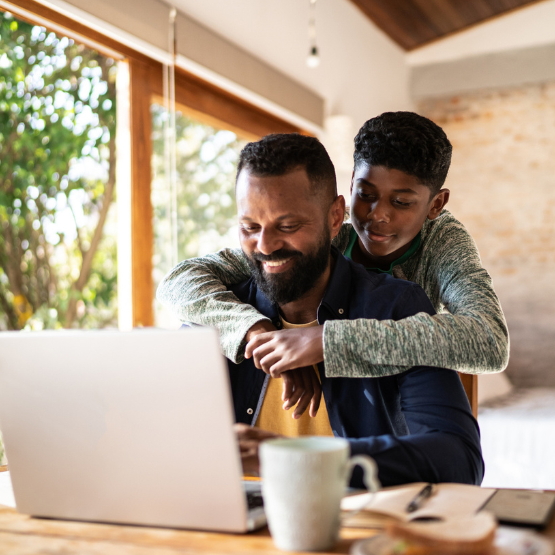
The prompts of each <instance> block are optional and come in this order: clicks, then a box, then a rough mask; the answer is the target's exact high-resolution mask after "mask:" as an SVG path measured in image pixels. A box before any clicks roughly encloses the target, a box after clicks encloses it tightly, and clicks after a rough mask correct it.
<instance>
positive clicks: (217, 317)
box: [157, 210, 509, 377]
mask: <svg viewBox="0 0 555 555" xmlns="http://www.w3.org/2000/svg"><path fill="white" fill-rule="evenodd" d="M351 229H352V227H351V224H350V223H348V222H346V223H345V224H343V227H342V229H341V232H340V233H339V235H338V236H337V237H336V238H335V240H334V244H335V245H336V246H337V247H338V248H339V249H340V250H341V252H345V249H346V248H347V245H348V243H349V234H350V231H351ZM393 275H394V276H395V277H398V278H401V279H406V280H410V281H413V282H415V283H418V284H419V285H420V286H421V287H422V288H423V289H424V291H426V293H427V295H428V297H429V298H430V300H431V301H432V304H433V305H434V307H435V309H436V311H437V312H438V314H437V315H435V316H429V315H428V314H424V313H421V314H417V315H415V316H411V317H410V318H406V319H405V320H399V321H393V320H383V321H378V320H333V321H328V322H326V323H325V325H324V363H325V369H326V376H329V377H340V376H345V377H367V376H375V377H379V376H386V375H391V374H397V373H399V372H403V371H405V370H407V369H408V368H411V367H413V366H438V367H442V368H451V369H453V370H458V371H459V372H465V373H472V374H480V373H485V372H499V371H501V370H503V369H504V368H505V367H506V365H507V362H508V357H509V334H508V330H507V324H506V322H505V318H504V316H503V311H502V310H501V306H500V304H499V300H498V298H497V295H496V294H495V292H494V290H493V286H492V282H491V278H490V276H489V274H488V273H487V272H486V270H485V269H484V268H483V267H482V264H481V262H480V256H479V254H478V250H477V248H476V245H475V243H474V241H473V239H472V237H471V236H470V235H469V233H468V232H467V231H466V229H465V228H464V226H463V225H462V224H461V223H460V222H459V221H457V220H456V219H455V218H454V217H453V216H452V215H451V214H450V213H449V212H448V211H447V210H443V211H442V213H441V214H440V215H439V216H438V217H437V218H436V219H435V220H426V222H425V223H424V226H423V227H422V231H421V240H420V244H419V246H418V248H417V249H416V251H415V252H414V254H413V255H412V256H410V257H409V258H408V259H406V260H404V261H402V262H401V263H400V264H398V265H397V266H394V268H393ZM249 277H250V269H249V267H248V265H247V262H246V260H245V256H244V254H243V253H242V251H241V250H239V249H224V250H222V251H220V252H218V253H216V254H212V255H208V256H205V257H202V258H195V259H191V260H184V261H183V262H181V263H180V264H178V265H177V266H176V267H175V268H174V269H173V270H172V271H171V272H170V273H169V274H168V275H167V276H166V277H165V278H164V280H163V281H162V283H161V284H160V286H159V287H158V292H157V297H158V299H159V300H160V301H161V302H162V303H163V304H164V305H166V306H168V307H169V308H170V309H171V310H172V311H173V312H174V313H175V314H176V315H177V317H178V318H179V319H180V320H182V321H184V322H189V323H195V324H202V325H206V326H214V327H216V328H217V329H218V330H219V332H220V336H221V345H222V349H223V352H224V354H225V356H226V357H228V358H229V359H231V360H232V361H234V362H236V363H238V362H240V361H241V360H243V353H244V347H245V335H246V333H247V331H248V330H249V329H250V327H251V326H253V325H254V324H255V323H256V322H258V321H260V320H266V318H265V317H264V316H262V315H261V314H260V313H258V312H257V311H256V310H255V309H254V308H252V307H251V306H250V305H245V304H241V303H240V302H239V301H238V300H237V298H236V297H235V296H234V295H233V294H232V293H231V292H229V291H227V289H226V285H233V284H236V283H239V282H241V281H244V280H246V279H248V278H249ZM347 285H348V284H345V286H347Z"/></svg>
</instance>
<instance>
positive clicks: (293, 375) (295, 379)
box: [245, 320, 324, 420]
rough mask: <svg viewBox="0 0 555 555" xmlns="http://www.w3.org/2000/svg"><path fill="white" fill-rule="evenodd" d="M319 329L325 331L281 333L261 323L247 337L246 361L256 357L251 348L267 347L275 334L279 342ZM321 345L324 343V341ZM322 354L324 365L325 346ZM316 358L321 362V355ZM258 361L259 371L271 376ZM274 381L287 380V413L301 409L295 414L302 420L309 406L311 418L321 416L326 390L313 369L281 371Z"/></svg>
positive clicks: (265, 323)
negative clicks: (286, 334) (289, 334)
mask: <svg viewBox="0 0 555 555" xmlns="http://www.w3.org/2000/svg"><path fill="white" fill-rule="evenodd" d="M318 328H320V329H321V330H322V331H323V327H322V326H318V327H317V328H306V330H282V331H278V330H277V329H276V328H275V326H274V325H273V324H272V323H271V322H268V321H266V320H265V321H262V322H257V323H256V324H255V325H254V326H252V327H251V328H250V329H249V331H248V333H247V335H246V339H247V341H248V344H247V348H246V349H245V357H246V358H250V357H251V356H252V349H250V350H249V346H251V347H252V346H253V345H258V344H259V343H260V345H266V343H268V342H269V340H270V339H272V338H273V337H274V336H273V335H272V334H274V333H275V334H278V339H279V338H280V336H279V334H283V333H288V332H289V331H292V332H294V333H295V332H297V331H309V330H312V329H318ZM315 335H321V334H315ZM261 336H264V339H262V337H261ZM305 340H306V337H305ZM320 342H322V339H321V337H320ZM278 344H279V343H278ZM313 347H314V345H313ZM321 350H322V355H321V358H320V359H319V360H318V361H317V362H320V361H321V360H323V359H324V355H323V344H322V346H321ZM315 358H317V355H316V356H315ZM254 361H255V365H256V367H257V368H259V369H261V370H264V372H266V373H267V374H268V373H269V371H268V370H266V369H265V368H263V367H262V366H260V364H257V362H256V357H255V359H254ZM272 377H281V378H283V395H282V397H281V398H282V401H283V408H284V410H289V409H290V408H291V407H293V406H295V405H297V406H296V407H295V410H294V411H293V414H292V417H293V418H294V419H295V420H296V419H298V418H300V417H301V415H302V414H303V413H304V412H305V411H306V409H307V408H308V407H309V406H310V410H309V414H310V416H311V417H315V416H316V414H317V413H318V409H319V408H320V402H321V399H322V387H321V385H320V381H319V380H318V377H317V376H316V374H315V372H314V370H313V369H312V368H311V367H304V368H300V367H299V366H293V367H292V368H291V369H286V370H281V371H280V372H279V373H277V374H276V375H275V376H274V375H272Z"/></svg>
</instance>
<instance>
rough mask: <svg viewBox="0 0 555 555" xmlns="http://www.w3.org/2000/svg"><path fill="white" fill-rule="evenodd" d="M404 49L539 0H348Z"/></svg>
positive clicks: (410, 48) (415, 46) (409, 48)
mask: <svg viewBox="0 0 555 555" xmlns="http://www.w3.org/2000/svg"><path fill="white" fill-rule="evenodd" d="M351 1H352V2H353V4H355V5H356V6H358V8H359V9H360V10H361V11H362V12H363V13H364V14H365V15H366V16H367V17H368V18H369V19H370V20H372V21H373V22H374V23H375V24H376V25H377V26H378V27H379V28H380V29H381V30H382V31H384V32H385V33H386V34H387V35H389V36H390V37H391V38H392V39H393V40H394V41H395V42H396V43H397V44H399V45H400V46H401V47H402V48H404V49H405V50H413V49H414V48H417V47H419V46H422V45H424V44H426V43H429V42H431V41H434V40H437V39H439V38H443V37H445V36H447V35H450V34H452V33H455V32H458V31H461V30H463V29H467V28H468V27H471V26H473V25H476V24H478V23H482V22H483V21H487V20H488V19H492V18H494V17H497V16H499V15H503V14H506V13H507V12H509V11H513V10H516V9H519V8H522V7H524V6H527V5H529V4H533V3H537V2H538V1H541V0H351Z"/></svg>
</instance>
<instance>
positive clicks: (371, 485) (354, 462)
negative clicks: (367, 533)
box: [341, 455, 382, 520]
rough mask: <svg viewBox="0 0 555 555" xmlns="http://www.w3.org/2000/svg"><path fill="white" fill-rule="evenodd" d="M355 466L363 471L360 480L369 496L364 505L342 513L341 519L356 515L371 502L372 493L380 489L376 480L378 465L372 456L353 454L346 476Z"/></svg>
mask: <svg viewBox="0 0 555 555" xmlns="http://www.w3.org/2000/svg"><path fill="white" fill-rule="evenodd" d="M355 466H360V467H361V468H362V471H363V478H362V481H363V482H364V485H365V486H366V489H367V490H368V492H369V493H370V498H369V499H368V501H367V502H366V503H364V505H362V506H361V507H359V508H358V509H351V510H350V511H346V514H344V515H343V517H342V519H341V520H343V519H346V518H350V517H352V516H355V515H357V514H358V513H360V511H362V510H363V509H365V508H366V507H368V505H370V503H372V501H373V499H374V494H375V493H376V492H377V491H378V490H380V489H381V487H382V485H381V484H380V481H379V480H378V465H377V464H376V461H374V459H373V458H371V457H368V456H367V455H355V456H354V457H351V458H350V459H349V461H348V463H347V476H350V475H351V473H352V471H353V469H354V468H355Z"/></svg>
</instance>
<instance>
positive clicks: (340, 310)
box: [337, 308, 345, 314]
mask: <svg viewBox="0 0 555 555" xmlns="http://www.w3.org/2000/svg"><path fill="white" fill-rule="evenodd" d="M337 312H339V314H343V312H345V311H344V310H343V309H342V308H340V309H339V310H338V311H337Z"/></svg>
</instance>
